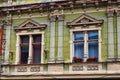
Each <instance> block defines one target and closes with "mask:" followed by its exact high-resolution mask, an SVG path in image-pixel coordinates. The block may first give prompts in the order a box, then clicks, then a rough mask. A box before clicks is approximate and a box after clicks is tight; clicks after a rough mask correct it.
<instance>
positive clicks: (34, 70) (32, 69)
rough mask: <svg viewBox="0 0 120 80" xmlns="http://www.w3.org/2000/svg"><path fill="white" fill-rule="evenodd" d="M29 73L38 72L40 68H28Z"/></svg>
mask: <svg viewBox="0 0 120 80" xmlns="http://www.w3.org/2000/svg"><path fill="white" fill-rule="evenodd" d="M30 72H40V67H30Z"/></svg>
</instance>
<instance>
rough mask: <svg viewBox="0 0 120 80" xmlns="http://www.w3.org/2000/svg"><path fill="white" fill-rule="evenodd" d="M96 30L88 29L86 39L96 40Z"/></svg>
mask: <svg viewBox="0 0 120 80" xmlns="http://www.w3.org/2000/svg"><path fill="white" fill-rule="evenodd" d="M97 39H98V31H88V40H97Z"/></svg>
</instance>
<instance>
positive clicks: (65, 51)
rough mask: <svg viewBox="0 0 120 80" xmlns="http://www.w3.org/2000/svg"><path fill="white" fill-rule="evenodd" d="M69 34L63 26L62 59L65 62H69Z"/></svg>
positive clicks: (67, 29)
mask: <svg viewBox="0 0 120 80" xmlns="http://www.w3.org/2000/svg"><path fill="white" fill-rule="evenodd" d="M69 41H70V33H69V28H68V27H66V26H64V28H63V58H64V60H65V61H69V60H70V43H69Z"/></svg>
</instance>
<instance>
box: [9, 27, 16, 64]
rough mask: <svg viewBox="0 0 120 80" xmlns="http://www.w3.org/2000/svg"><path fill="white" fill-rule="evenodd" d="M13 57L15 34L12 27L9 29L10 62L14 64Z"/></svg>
mask: <svg viewBox="0 0 120 80" xmlns="http://www.w3.org/2000/svg"><path fill="white" fill-rule="evenodd" d="M15 55H16V33H15V31H14V29H13V27H12V29H11V36H10V62H11V63H14V62H15Z"/></svg>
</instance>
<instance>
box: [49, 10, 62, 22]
mask: <svg viewBox="0 0 120 80" xmlns="http://www.w3.org/2000/svg"><path fill="white" fill-rule="evenodd" d="M49 20H50V22H55V21H56V20H58V21H63V20H64V14H63V10H54V11H53V12H51V13H50V14H49Z"/></svg>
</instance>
